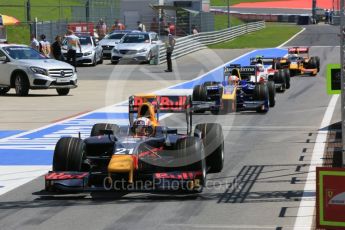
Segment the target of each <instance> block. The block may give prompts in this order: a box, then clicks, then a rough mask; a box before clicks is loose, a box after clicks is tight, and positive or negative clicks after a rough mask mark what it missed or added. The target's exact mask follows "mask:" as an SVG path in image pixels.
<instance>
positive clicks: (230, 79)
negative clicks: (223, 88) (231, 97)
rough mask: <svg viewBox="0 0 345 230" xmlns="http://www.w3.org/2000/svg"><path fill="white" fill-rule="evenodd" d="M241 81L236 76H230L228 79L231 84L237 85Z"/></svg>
mask: <svg viewBox="0 0 345 230" xmlns="http://www.w3.org/2000/svg"><path fill="white" fill-rule="evenodd" d="M239 80H240V78H239V77H237V76H236V75H230V76H229V78H228V81H229V84H237V83H238V81H239Z"/></svg>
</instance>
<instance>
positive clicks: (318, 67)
mask: <svg viewBox="0 0 345 230" xmlns="http://www.w3.org/2000/svg"><path fill="white" fill-rule="evenodd" d="M315 59H316V65H317V72H320V57H318V56H316V57H315Z"/></svg>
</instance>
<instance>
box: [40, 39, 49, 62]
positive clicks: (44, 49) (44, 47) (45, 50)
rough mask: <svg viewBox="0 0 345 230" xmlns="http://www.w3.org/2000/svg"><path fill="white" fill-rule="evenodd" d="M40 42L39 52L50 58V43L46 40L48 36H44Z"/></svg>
mask: <svg viewBox="0 0 345 230" xmlns="http://www.w3.org/2000/svg"><path fill="white" fill-rule="evenodd" d="M40 39H41V40H40V41H39V51H40V53H41V54H43V55H44V56H46V57H48V58H49V57H50V42H48V41H47V40H46V36H45V35H44V34H42V35H41V36H40Z"/></svg>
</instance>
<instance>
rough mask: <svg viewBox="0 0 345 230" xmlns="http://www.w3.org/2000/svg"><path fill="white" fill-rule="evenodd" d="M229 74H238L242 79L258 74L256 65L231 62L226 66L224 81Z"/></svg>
mask: <svg viewBox="0 0 345 230" xmlns="http://www.w3.org/2000/svg"><path fill="white" fill-rule="evenodd" d="M229 75H236V76H237V77H239V78H240V79H247V78H249V77H251V76H256V66H241V65H240V64H231V65H229V66H226V67H224V81H225V80H226V77H229Z"/></svg>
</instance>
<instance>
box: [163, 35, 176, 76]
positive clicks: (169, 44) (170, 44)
mask: <svg viewBox="0 0 345 230" xmlns="http://www.w3.org/2000/svg"><path fill="white" fill-rule="evenodd" d="M166 33H167V34H168V38H167V40H166V41H165V48H166V51H167V52H166V56H167V65H168V69H166V70H165V72H173V69H172V61H171V56H172V53H173V51H174V47H175V44H176V40H175V38H174V36H173V35H172V34H171V33H170V30H169V29H167V30H166Z"/></svg>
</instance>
